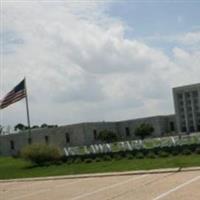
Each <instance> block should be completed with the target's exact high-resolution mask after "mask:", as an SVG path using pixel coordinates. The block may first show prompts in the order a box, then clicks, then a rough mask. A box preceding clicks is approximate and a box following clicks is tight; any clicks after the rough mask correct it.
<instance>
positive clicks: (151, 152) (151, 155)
mask: <svg viewBox="0 0 200 200" xmlns="http://www.w3.org/2000/svg"><path fill="white" fill-rule="evenodd" d="M147 158H152V159H154V158H156V154H155V153H154V152H153V151H149V152H148V154H147Z"/></svg>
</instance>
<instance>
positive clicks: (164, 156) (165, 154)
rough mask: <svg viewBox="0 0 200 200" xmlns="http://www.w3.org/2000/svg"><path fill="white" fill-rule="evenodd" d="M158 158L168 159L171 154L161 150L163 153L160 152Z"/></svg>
mask: <svg viewBox="0 0 200 200" xmlns="http://www.w3.org/2000/svg"><path fill="white" fill-rule="evenodd" d="M158 156H159V157H161V158H166V157H168V156H169V153H168V152H166V151H162V150H161V151H158Z"/></svg>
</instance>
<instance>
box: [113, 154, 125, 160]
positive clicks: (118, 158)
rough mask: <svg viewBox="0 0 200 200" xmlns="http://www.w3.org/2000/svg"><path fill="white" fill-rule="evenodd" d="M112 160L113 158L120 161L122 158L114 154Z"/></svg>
mask: <svg viewBox="0 0 200 200" xmlns="http://www.w3.org/2000/svg"><path fill="white" fill-rule="evenodd" d="M113 158H114V159H115V160H121V159H122V158H123V157H122V156H121V154H119V153H116V154H114V155H113Z"/></svg>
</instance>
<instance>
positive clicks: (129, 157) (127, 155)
mask: <svg viewBox="0 0 200 200" xmlns="http://www.w3.org/2000/svg"><path fill="white" fill-rule="evenodd" d="M126 158H127V159H128V160H131V159H133V158H134V156H133V154H131V153H126Z"/></svg>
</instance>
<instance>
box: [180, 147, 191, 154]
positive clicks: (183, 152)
mask: <svg viewBox="0 0 200 200" xmlns="http://www.w3.org/2000/svg"><path fill="white" fill-rule="evenodd" d="M182 154H183V155H190V154H192V152H191V150H190V149H189V148H185V149H183V151H182Z"/></svg>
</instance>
